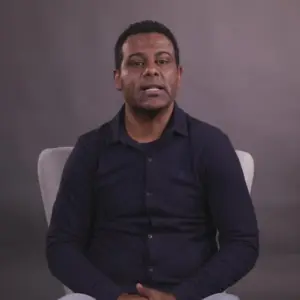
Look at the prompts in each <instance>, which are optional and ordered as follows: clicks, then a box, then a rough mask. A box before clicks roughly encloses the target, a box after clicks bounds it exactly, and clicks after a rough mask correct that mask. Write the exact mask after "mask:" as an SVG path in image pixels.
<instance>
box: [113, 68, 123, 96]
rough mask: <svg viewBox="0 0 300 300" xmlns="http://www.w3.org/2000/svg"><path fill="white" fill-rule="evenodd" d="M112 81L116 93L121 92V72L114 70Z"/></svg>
mask: <svg viewBox="0 0 300 300" xmlns="http://www.w3.org/2000/svg"><path fill="white" fill-rule="evenodd" d="M114 80H115V87H116V89H117V90H118V91H121V90H122V82H121V71H120V70H117V69H116V70H114Z"/></svg>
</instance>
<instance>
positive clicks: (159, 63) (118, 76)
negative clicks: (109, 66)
mask: <svg viewBox="0 0 300 300" xmlns="http://www.w3.org/2000/svg"><path fill="white" fill-rule="evenodd" d="M122 50H123V61H122V64H121V67H120V70H116V71H115V84H116V88H117V89H118V90H120V91H122V92H123V94H124V98H125V101H126V103H127V104H128V105H129V106H130V107H132V108H133V109H138V110H148V111H157V110H160V109H163V108H166V107H168V106H169V105H170V104H172V103H173V101H174V100H175V97H176V93H177V90H178V87H179V83H180V79H181V73H182V69H181V67H178V66H177V64H176V60H175V53H174V48H173V44H172V42H171V41H170V40H169V39H168V38H167V37H165V36H164V35H162V34H159V33H142V34H136V35H132V36H130V37H129V38H128V39H127V40H126V42H125V43H124V45H123V48H122Z"/></svg>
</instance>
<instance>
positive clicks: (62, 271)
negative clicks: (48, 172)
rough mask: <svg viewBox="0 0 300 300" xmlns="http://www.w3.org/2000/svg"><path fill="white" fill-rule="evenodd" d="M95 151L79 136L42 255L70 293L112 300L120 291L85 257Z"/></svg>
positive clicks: (58, 196) (66, 170)
mask: <svg viewBox="0 0 300 300" xmlns="http://www.w3.org/2000/svg"><path fill="white" fill-rule="evenodd" d="M96 151H97V148H96V147H95V145H94V144H93V145H92V144H91V142H90V139H89V138H88V139H87V138H84V136H81V137H80V138H79V139H78V141H77V143H76V145H75V147H74V149H73V151H72V152H71V154H70V156H69V158H68V160H67V162H66V164H65V166H64V170H63V174H62V178H61V183H60V187H59V190H58V194H57V198H56V201H55V204H54V206H53V212H52V217H51V221H50V225H49V229H48V234H47V243H46V244H47V249H46V256H47V261H48V266H49V269H50V271H51V273H52V274H53V276H55V277H56V278H57V279H58V280H59V281H61V282H62V283H63V284H64V285H65V286H67V287H68V288H70V289H71V290H72V291H73V292H76V293H83V294H87V295H90V296H92V297H94V298H96V299H101V300H102V299H106V300H116V299H117V298H118V296H119V295H120V294H121V293H122V291H121V290H120V288H119V287H118V286H117V285H116V284H115V283H114V282H113V281H112V280H110V279H109V278H108V277H107V276H105V274H103V273H102V272H101V271H100V270H99V269H97V268H96V267H95V266H93V265H92V263H91V262H89V260H88V259H87V258H86V257H85V255H84V249H85V246H86V243H87V240H88V236H89V232H90V227H91V224H92V211H93V188H92V182H93V176H94V173H95V167H96V166H97V153H96Z"/></svg>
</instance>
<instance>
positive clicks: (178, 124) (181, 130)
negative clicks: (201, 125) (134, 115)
mask: <svg viewBox="0 0 300 300" xmlns="http://www.w3.org/2000/svg"><path fill="white" fill-rule="evenodd" d="M124 114H125V105H122V107H121V109H120V110H119V112H118V113H117V115H116V116H115V117H114V118H113V119H112V120H111V122H110V125H111V129H112V139H111V141H112V143H115V142H119V141H122V140H123V138H124V134H125V126H124ZM166 130H168V131H172V132H176V133H178V134H180V135H182V136H188V127H187V115H186V113H185V112H184V111H183V110H182V109H181V108H180V107H179V106H178V105H177V103H176V102H175V105H174V110H173V113H172V116H171V119H170V121H169V123H168V125H167V128H166Z"/></svg>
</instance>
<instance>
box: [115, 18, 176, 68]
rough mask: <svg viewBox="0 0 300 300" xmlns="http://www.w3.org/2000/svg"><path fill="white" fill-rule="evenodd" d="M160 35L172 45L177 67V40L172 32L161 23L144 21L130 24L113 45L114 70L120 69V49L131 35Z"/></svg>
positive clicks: (121, 53)
mask: <svg viewBox="0 0 300 300" xmlns="http://www.w3.org/2000/svg"><path fill="white" fill-rule="evenodd" d="M152 32H156V33H160V34H163V35H164V36H166V37H167V38H168V39H169V40H170V41H171V42H172V44H173V47H174V52H175V60H176V64H177V66H178V65H179V63H180V61H179V47H178V43H177V40H176V38H175V36H174V34H173V33H172V31H171V30H170V29H169V28H168V27H167V26H165V25H164V24H162V23H159V22H157V21H152V20H144V21H140V22H136V23H133V24H130V25H129V27H128V28H126V29H125V30H124V31H123V32H122V33H121V35H120V36H119V38H118V40H117V42H116V44H115V68H116V69H117V70H119V69H120V67H121V64H122V60H123V52H122V47H123V45H124V43H125V41H126V40H127V38H128V37H129V36H131V35H135V34H139V33H152Z"/></svg>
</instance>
